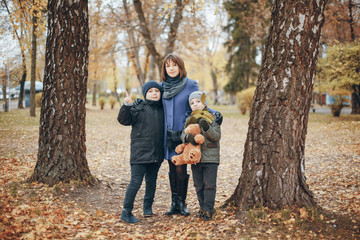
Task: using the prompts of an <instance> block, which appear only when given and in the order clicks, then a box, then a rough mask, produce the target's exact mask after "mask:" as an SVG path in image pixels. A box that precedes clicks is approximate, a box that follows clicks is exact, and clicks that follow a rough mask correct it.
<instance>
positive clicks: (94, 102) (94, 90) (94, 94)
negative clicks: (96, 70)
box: [92, 74, 97, 107]
mask: <svg viewBox="0 0 360 240" xmlns="http://www.w3.org/2000/svg"><path fill="white" fill-rule="evenodd" d="M95 75H96V74H95ZM96 86H97V84H96V81H94V85H93V97H92V105H93V106H94V107H95V106H96V92H97V89H96Z"/></svg>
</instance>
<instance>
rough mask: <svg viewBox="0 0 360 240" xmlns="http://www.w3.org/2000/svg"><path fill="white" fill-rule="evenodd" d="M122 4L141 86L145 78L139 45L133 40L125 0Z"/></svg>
mask: <svg viewBox="0 0 360 240" xmlns="http://www.w3.org/2000/svg"><path fill="white" fill-rule="evenodd" d="M140 4H141V3H140ZM123 5H124V9H125V13H126V18H127V19H126V30H127V33H128V35H129V40H130V45H131V47H132V52H133V53H134V58H135V59H134V60H135V67H136V72H137V76H138V80H139V83H140V86H142V85H144V83H145V78H144V73H143V71H142V69H141V64H140V58H139V46H138V44H137V43H136V40H135V35H134V29H133V27H132V26H133V24H132V18H131V16H130V13H129V10H128V7H127V2H126V0H123Z"/></svg>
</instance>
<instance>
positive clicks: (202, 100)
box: [201, 92, 206, 104]
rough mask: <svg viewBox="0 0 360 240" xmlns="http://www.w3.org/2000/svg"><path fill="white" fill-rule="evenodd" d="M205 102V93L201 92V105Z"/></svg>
mask: <svg viewBox="0 0 360 240" xmlns="http://www.w3.org/2000/svg"><path fill="white" fill-rule="evenodd" d="M205 101H206V95H205V93H204V92H203V93H202V94H201V103H202V104H205Z"/></svg>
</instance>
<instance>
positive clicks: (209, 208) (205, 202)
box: [191, 163, 219, 213]
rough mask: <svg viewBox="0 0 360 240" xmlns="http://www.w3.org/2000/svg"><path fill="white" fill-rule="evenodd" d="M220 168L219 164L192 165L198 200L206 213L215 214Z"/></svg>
mask: <svg viewBox="0 0 360 240" xmlns="http://www.w3.org/2000/svg"><path fill="white" fill-rule="evenodd" d="M218 166H219V164H217V163H199V164H196V165H195V164H194V165H191V170H192V174H193V180H194V187H195V190H196V194H197V198H198V201H199V204H200V208H201V209H202V210H203V211H204V212H210V213H213V210H214V205H215V195H216V178H217V171H218Z"/></svg>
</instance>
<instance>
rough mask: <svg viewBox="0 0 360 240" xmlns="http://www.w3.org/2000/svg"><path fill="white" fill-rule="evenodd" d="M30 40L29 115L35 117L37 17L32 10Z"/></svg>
mask: <svg viewBox="0 0 360 240" xmlns="http://www.w3.org/2000/svg"><path fill="white" fill-rule="evenodd" d="M33 4H34V7H35V0H33ZM32 21H33V22H32V23H33V28H32V41H31V82H30V116H31V117H35V116H36V112H35V109H36V102H35V94H36V91H35V80H36V48H37V44H36V38H37V36H36V24H37V17H36V11H34V13H33V16H32Z"/></svg>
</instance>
